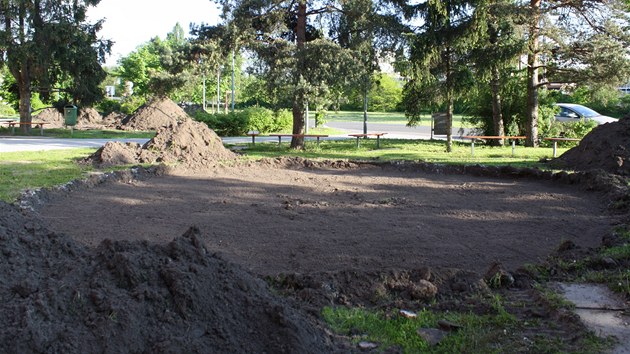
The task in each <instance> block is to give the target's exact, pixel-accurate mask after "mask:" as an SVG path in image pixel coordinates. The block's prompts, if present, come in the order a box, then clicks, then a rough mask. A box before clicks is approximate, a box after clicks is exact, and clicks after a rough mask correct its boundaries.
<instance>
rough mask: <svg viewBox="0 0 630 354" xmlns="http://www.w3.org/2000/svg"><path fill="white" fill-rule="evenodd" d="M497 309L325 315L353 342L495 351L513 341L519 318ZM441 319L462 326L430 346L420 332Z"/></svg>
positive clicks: (414, 349)
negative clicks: (485, 312) (489, 311)
mask: <svg viewBox="0 0 630 354" xmlns="http://www.w3.org/2000/svg"><path fill="white" fill-rule="evenodd" d="M495 310H496V312H495V313H492V314H488V315H475V314H471V313H457V312H448V313H442V312H432V311H429V310H422V311H420V312H418V313H417V317H416V318H405V317H403V316H400V315H398V314H388V313H385V312H382V311H370V310H365V309H359V308H345V307H337V308H332V307H327V308H325V309H324V310H323V312H322V314H323V317H324V319H325V321H326V322H327V323H328V324H329V326H331V328H332V329H333V330H334V331H335V332H337V333H340V334H343V335H354V337H353V341H354V342H359V341H369V342H375V343H378V344H379V349H380V350H386V349H388V348H391V347H396V348H399V349H401V350H402V352H404V353H463V352H468V353H495V352H501V347H502V346H501V345H500V343H504V342H505V343H509V342H512V341H513V338H512V335H511V333H512V332H513V331H512V329H513V328H514V327H515V326H516V325H517V320H516V318H515V317H514V316H512V315H510V314H509V313H507V312H506V311H505V310H504V309H503V308H502V307H501V306H500V304H499V303H497V307H496V308H495ZM439 320H446V321H449V322H452V323H456V324H458V325H460V326H461V329H459V330H457V331H453V332H446V333H448V335H447V336H446V337H445V338H444V339H443V340H442V341H441V342H440V343H439V345H431V344H429V343H428V342H427V341H426V340H424V339H423V338H422V337H421V336H420V335H419V334H418V332H417V331H418V329H421V328H438V321H439Z"/></svg>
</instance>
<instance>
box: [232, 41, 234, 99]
mask: <svg viewBox="0 0 630 354" xmlns="http://www.w3.org/2000/svg"><path fill="white" fill-rule="evenodd" d="M232 112H234V49H232Z"/></svg>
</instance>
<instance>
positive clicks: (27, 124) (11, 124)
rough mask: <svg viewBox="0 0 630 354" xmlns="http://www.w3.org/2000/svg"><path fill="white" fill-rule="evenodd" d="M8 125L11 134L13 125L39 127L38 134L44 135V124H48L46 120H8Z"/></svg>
mask: <svg viewBox="0 0 630 354" xmlns="http://www.w3.org/2000/svg"><path fill="white" fill-rule="evenodd" d="M7 124H9V127H10V128H11V134H15V126H20V127H21V126H29V127H32V126H35V128H39V135H44V124H48V123H46V122H30V123H26V122H8V123H7Z"/></svg>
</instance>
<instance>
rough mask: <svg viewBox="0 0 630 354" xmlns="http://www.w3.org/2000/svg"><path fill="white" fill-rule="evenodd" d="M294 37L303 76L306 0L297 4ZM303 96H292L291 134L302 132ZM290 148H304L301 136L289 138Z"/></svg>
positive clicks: (296, 93)
mask: <svg viewBox="0 0 630 354" xmlns="http://www.w3.org/2000/svg"><path fill="white" fill-rule="evenodd" d="M295 38H296V40H297V49H298V64H297V65H298V70H297V71H298V78H299V77H303V75H302V74H303V73H304V72H305V67H304V66H305V65H304V55H305V54H304V44H305V43H306V0H301V1H300V3H299V4H298V12H297V25H296V26H295ZM305 99H306V97H304V93H303V92H295V93H294V96H293V134H303V133H304V100H305ZM291 148H292V149H301V148H304V138H303V137H293V139H291Z"/></svg>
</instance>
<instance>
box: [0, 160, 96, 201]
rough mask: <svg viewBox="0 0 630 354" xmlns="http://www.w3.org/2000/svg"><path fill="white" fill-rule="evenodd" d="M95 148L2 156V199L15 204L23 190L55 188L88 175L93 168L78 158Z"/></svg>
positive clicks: (0, 173) (0, 162)
mask: <svg viewBox="0 0 630 354" xmlns="http://www.w3.org/2000/svg"><path fill="white" fill-rule="evenodd" d="M94 151H95V149H68V150H55V151H29V152H3V153H0V199H1V200H4V201H7V202H12V201H14V200H15V198H17V197H18V195H19V194H20V192H21V191H22V190H24V189H32V188H41V187H52V186H56V185H60V184H64V183H67V182H69V181H72V180H74V179H77V178H80V177H82V176H85V174H86V173H87V172H89V171H91V170H92V168H91V167H90V166H85V165H79V164H77V163H76V161H77V160H78V159H81V158H84V157H86V156H88V155H89V154H91V153H93V152H94Z"/></svg>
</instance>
